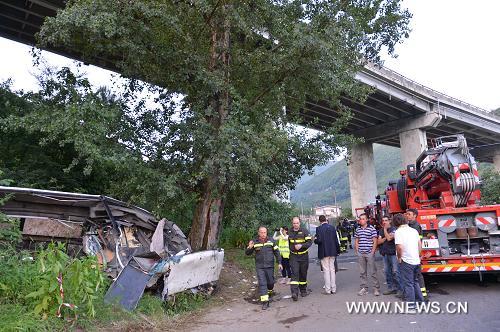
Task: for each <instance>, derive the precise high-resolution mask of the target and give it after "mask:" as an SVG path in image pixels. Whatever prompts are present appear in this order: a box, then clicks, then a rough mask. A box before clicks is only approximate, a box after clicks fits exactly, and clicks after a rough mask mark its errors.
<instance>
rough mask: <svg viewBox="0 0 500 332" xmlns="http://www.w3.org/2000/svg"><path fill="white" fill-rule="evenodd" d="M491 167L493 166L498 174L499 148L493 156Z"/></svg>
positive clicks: (499, 170) (499, 165)
mask: <svg viewBox="0 0 500 332" xmlns="http://www.w3.org/2000/svg"><path fill="white" fill-rule="evenodd" d="M493 165H495V169H496V170H497V172H500V148H498V149H496V151H495V153H494V154H493Z"/></svg>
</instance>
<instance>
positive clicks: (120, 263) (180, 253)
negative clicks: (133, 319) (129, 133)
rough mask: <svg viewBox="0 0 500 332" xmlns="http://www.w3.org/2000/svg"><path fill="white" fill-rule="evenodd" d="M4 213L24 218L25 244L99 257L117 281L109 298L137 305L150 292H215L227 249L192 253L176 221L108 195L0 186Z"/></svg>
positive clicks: (109, 292)
mask: <svg viewBox="0 0 500 332" xmlns="http://www.w3.org/2000/svg"><path fill="white" fill-rule="evenodd" d="M6 196H7V197H9V199H8V200H7V202H6V203H5V204H4V205H3V206H0V210H1V211H2V212H3V213H4V214H6V215H7V216H9V217H13V218H19V219H20V221H21V223H20V227H21V232H22V236H23V241H24V242H25V244H26V245H28V246H29V245H30V244H31V243H33V242H50V241H59V242H65V243H67V245H68V250H71V251H72V252H74V253H75V254H78V253H80V252H82V251H83V252H84V253H85V254H86V255H92V256H95V257H96V258H97V260H98V262H99V264H100V265H101V266H102V269H103V271H104V272H105V273H106V274H107V275H108V276H110V277H111V278H113V280H114V281H113V283H112V285H111V287H110V288H109V290H108V292H107V294H106V297H105V300H106V301H107V302H118V303H119V304H120V305H121V306H123V307H124V308H125V309H128V310H133V309H135V307H136V306H137V303H138V302H139V300H140V298H141V297H142V295H143V293H144V290H145V289H146V288H150V289H154V290H156V291H157V293H158V294H161V296H162V298H163V299H164V300H167V299H168V296H169V295H173V294H175V293H178V292H182V291H184V290H188V289H192V290H193V291H197V290H201V289H204V290H212V289H213V287H214V284H213V283H214V282H216V281H217V280H218V279H219V274H220V272H221V269H222V264H223V260H224V250H222V249H218V250H206V251H199V252H192V251H191V246H190V245H189V243H188V242H187V239H186V236H185V235H184V233H183V232H182V231H181V229H180V228H179V227H178V226H177V225H176V224H174V223H173V222H171V221H169V220H166V219H162V220H160V221H158V220H157V219H156V218H155V217H154V216H153V215H152V214H151V213H150V212H149V211H146V210H144V209H142V208H139V207H137V206H133V205H130V204H127V203H125V202H122V201H119V200H116V199H114V198H111V197H108V196H102V195H88V194H79V193H68V192H58V191H49V190H39V189H30V188H16V187H3V186H0V198H2V197H6Z"/></svg>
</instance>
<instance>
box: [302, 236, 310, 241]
mask: <svg viewBox="0 0 500 332" xmlns="http://www.w3.org/2000/svg"><path fill="white" fill-rule="evenodd" d="M304 240H306V241H307V240H312V237H310V236H306V237H305V238H304Z"/></svg>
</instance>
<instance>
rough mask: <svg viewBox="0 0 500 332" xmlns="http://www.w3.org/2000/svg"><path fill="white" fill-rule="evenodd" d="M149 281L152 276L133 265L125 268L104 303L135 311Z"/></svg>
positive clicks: (109, 290)
mask: <svg viewBox="0 0 500 332" xmlns="http://www.w3.org/2000/svg"><path fill="white" fill-rule="evenodd" d="M149 279H151V275H149V274H147V273H144V272H142V271H141V270H139V269H137V268H135V267H133V266H131V265H127V266H125V268H124V269H123V270H122V272H121V273H120V275H119V276H118V278H116V280H115V281H114V282H113V283H112V284H111V287H109V289H108V291H107V292H106V296H105V297H104V302H106V303H116V304H120V305H121V306H122V307H123V308H125V309H127V310H130V311H132V310H134V309H135V308H136V307H137V303H138V302H139V300H140V299H141V297H142V294H143V293H144V289H145V288H146V284H147V283H148V281H149Z"/></svg>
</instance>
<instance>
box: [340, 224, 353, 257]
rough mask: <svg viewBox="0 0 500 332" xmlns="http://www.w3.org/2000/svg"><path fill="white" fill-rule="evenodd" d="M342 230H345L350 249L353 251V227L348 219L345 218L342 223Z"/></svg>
mask: <svg viewBox="0 0 500 332" xmlns="http://www.w3.org/2000/svg"><path fill="white" fill-rule="evenodd" d="M342 228H343V229H345V235H346V236H347V241H348V242H349V248H350V249H352V237H351V233H352V229H351V228H352V225H351V223H350V222H349V220H347V218H344V220H343V221H342Z"/></svg>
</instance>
